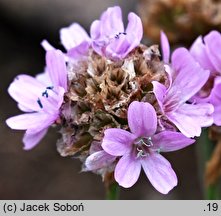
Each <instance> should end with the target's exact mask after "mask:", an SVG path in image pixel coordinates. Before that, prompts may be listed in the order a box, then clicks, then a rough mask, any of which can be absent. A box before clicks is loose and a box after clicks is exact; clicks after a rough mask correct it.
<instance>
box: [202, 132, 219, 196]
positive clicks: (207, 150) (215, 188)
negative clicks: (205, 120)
mask: <svg viewBox="0 0 221 216" xmlns="http://www.w3.org/2000/svg"><path fill="white" fill-rule="evenodd" d="M202 140H204V143H203V147H204V169H205V166H206V162H207V161H208V160H210V159H211V155H212V154H213V151H214V143H213V142H212V141H211V140H210V139H209V138H208V129H205V130H204V131H203V133H202V139H201V141H202ZM219 192H220V191H219V182H217V183H216V184H213V185H210V186H208V187H207V188H205V198H206V199H208V200H217V199H219V197H220V196H219Z"/></svg>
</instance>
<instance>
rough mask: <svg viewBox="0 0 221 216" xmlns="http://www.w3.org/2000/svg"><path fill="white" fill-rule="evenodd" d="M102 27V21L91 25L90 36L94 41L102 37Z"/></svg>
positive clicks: (96, 21)
mask: <svg viewBox="0 0 221 216" xmlns="http://www.w3.org/2000/svg"><path fill="white" fill-rule="evenodd" d="M100 25H101V22H100V20H95V21H94V22H92V24H91V28H90V35H91V38H92V39H93V40H96V39H98V38H99V37H100V28H101V26H100Z"/></svg>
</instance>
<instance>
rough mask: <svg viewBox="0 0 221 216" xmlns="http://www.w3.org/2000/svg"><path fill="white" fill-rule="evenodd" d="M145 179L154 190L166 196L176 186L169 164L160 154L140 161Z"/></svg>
mask: <svg viewBox="0 0 221 216" xmlns="http://www.w3.org/2000/svg"><path fill="white" fill-rule="evenodd" d="M141 164H142V167H143V169H144V172H145V174H146V176H147V178H148V179H149V180H150V182H151V184H152V185H153V186H154V188H155V189H156V190H158V191H159V192H160V193H162V194H167V193H168V192H169V191H170V190H171V189H173V188H174V187H175V186H176V185H177V177H176V174H175V172H174V171H173V169H172V167H171V165H170V163H169V162H168V161H167V160H166V159H165V158H164V157H163V156H161V155H160V154H157V153H155V154H151V155H149V156H148V157H145V158H144V159H143V160H141Z"/></svg>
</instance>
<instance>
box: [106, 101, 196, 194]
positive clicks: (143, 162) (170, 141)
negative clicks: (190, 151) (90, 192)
mask: <svg viewBox="0 0 221 216" xmlns="http://www.w3.org/2000/svg"><path fill="white" fill-rule="evenodd" d="M128 125H129V128H130V131H131V132H128V131H126V130H123V129H119V128H110V129H106V130H105V132H104V138H103V141H102V147H103V149H104V151H106V152H107V153H108V154H110V155H112V156H116V157H121V158H120V160H119V161H118V163H117V165H116V168H115V172H114V176H115V180H116V181H117V182H118V183H119V184H120V185H121V186H123V187H125V188H128V187H131V186H132V185H134V184H135V182H136V181H137V179H138V177H139V175H140V172H141V167H143V169H144V172H145V174H146V176H147V177H148V179H149V180H150V182H151V184H152V185H153V186H154V187H155V188H156V189H157V190H158V191H159V192H161V193H163V194H167V193H168V192H169V191H170V190H171V189H172V188H173V187H175V186H176V185H177V177H176V174H175V172H174V171H173V169H172V168H171V165H170V163H169V162H168V161H167V160H166V159H165V158H164V157H163V156H161V155H160V154H159V153H160V152H170V151H175V150H178V149H181V148H184V147H186V146H188V145H190V144H192V143H193V142H194V141H195V140H193V139H190V138H187V137H185V136H184V135H183V134H182V133H179V132H174V131H162V132H159V133H157V134H155V133H156V130H157V116H156V112H155V109H154V108H153V106H152V105H150V104H149V103H146V102H137V101H134V102H132V103H131V104H130V106H129V108H128Z"/></svg>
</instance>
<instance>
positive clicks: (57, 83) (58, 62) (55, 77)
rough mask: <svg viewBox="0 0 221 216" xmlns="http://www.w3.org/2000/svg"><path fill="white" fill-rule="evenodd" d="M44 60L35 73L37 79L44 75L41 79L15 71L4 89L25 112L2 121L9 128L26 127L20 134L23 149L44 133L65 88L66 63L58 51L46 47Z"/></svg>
mask: <svg viewBox="0 0 221 216" xmlns="http://www.w3.org/2000/svg"><path fill="white" fill-rule="evenodd" d="M46 64H47V68H46V72H45V73H44V74H43V75H41V76H38V77H39V79H40V80H42V79H43V78H45V80H44V82H42V81H39V80H38V78H33V77H31V76H29V75H19V76H17V77H16V78H15V80H14V81H13V82H12V83H11V85H10V86H9V89H8V92H9V94H10V95H11V97H12V98H13V99H14V100H15V101H17V103H18V107H19V108H20V110H22V111H24V112H26V113H25V114H21V115H18V116H14V117H11V118H9V119H7V120H6V123H7V125H8V126H9V127H10V128H12V129H16V130H26V132H25V135H24V138H23V142H24V149H26V150H29V149H32V148H33V147H34V146H36V145H37V144H38V143H39V141H40V140H41V139H42V138H43V137H44V136H45V134H46V132H47V130H48V127H49V126H50V125H52V124H53V123H54V122H55V121H56V120H57V119H58V117H59V109H60V107H61V104H62V103H63V96H64V93H65V91H67V71H66V64H65V60H64V56H63V54H62V53H61V51H59V50H51V51H48V52H47V54H46ZM49 79H50V80H49ZM46 80H47V81H46ZM46 83H48V84H46Z"/></svg>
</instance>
